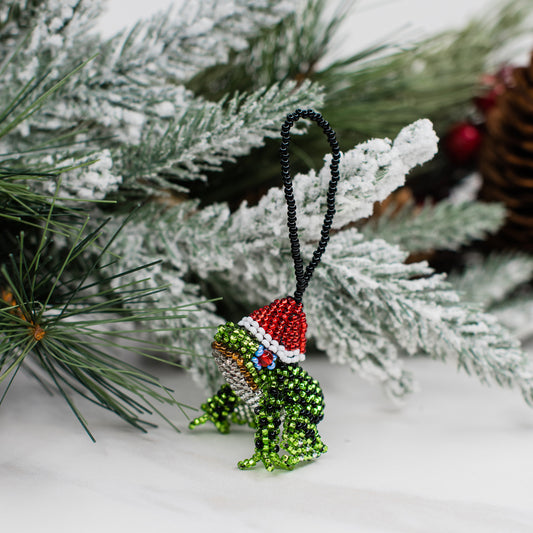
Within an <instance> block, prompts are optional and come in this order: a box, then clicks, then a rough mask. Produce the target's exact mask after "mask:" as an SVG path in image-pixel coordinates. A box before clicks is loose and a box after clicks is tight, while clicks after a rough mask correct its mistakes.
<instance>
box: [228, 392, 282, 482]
mask: <svg viewBox="0 0 533 533" xmlns="http://www.w3.org/2000/svg"><path fill="white" fill-rule="evenodd" d="M282 409H283V405H282V402H281V401H280V400H279V391H278V389H275V388H274V389H270V390H269V391H268V394H263V395H262V396H261V399H260V401H259V406H258V407H256V408H255V411H254V412H255V414H256V431H255V451H254V453H253V455H252V457H250V458H249V459H244V460H243V461H239V463H238V467H239V468H240V469H241V470H245V469H248V468H252V467H254V466H255V465H256V464H257V463H258V462H259V461H261V462H262V463H263V465H264V467H265V468H266V469H267V470H268V471H269V472H272V471H273V470H274V469H275V468H282V469H284V470H291V469H292V466H291V465H289V464H287V463H286V462H285V461H283V459H282V458H281V457H280V456H279V450H280V447H279V442H280V435H279V433H280V425H281V414H282Z"/></svg>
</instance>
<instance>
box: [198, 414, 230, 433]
mask: <svg viewBox="0 0 533 533" xmlns="http://www.w3.org/2000/svg"><path fill="white" fill-rule="evenodd" d="M209 421H211V422H213V424H214V425H215V427H216V428H217V431H218V432H219V433H229V428H230V425H229V422H228V421H227V420H220V419H217V418H215V417H213V416H211V415H210V414H208V413H205V414H203V415H202V416H199V417H198V418H195V419H194V420H191V421H190V422H189V429H194V428H195V427H197V426H201V425H202V424H205V423H206V422H209Z"/></svg>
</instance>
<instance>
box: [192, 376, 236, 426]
mask: <svg viewBox="0 0 533 533" xmlns="http://www.w3.org/2000/svg"><path fill="white" fill-rule="evenodd" d="M240 402H241V401H240V400H239V398H238V396H237V395H236V394H235V393H234V392H233V390H232V388H231V387H230V386H229V385H227V384H224V385H222V387H220V389H219V391H218V392H217V393H216V394H215V395H214V396H212V397H211V398H208V399H207V400H206V402H205V403H204V404H202V410H203V411H204V414H203V415H201V416H199V417H197V418H195V419H194V420H192V421H191V422H190V423H189V429H194V428H195V427H197V426H200V425H202V424H205V423H206V422H208V421H211V422H213V424H214V425H215V427H216V429H217V430H218V431H219V433H229V430H230V415H233V412H234V411H235V409H236V408H237V406H238V405H239V403H240ZM232 418H233V416H232Z"/></svg>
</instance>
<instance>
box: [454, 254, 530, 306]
mask: <svg viewBox="0 0 533 533" xmlns="http://www.w3.org/2000/svg"><path fill="white" fill-rule="evenodd" d="M532 277H533V258H532V257H531V256H529V255H526V254H520V253H501V252H494V253H492V254H490V255H489V256H488V257H487V258H485V259H482V258H480V257H476V258H474V259H472V260H471V261H470V262H469V264H468V265H467V267H466V268H465V270H464V271H463V272H462V273H460V274H459V273H455V274H452V275H451V276H450V282H451V283H452V285H453V286H454V287H455V289H456V290H457V291H458V292H459V293H460V294H461V295H462V298H463V300H465V301H467V302H474V303H478V304H480V305H482V306H483V307H484V308H485V309H491V308H493V307H494V306H497V305H498V304H501V303H503V302H504V301H505V300H506V298H507V297H508V296H510V295H511V294H512V293H513V292H515V291H516V289H517V288H518V287H520V286H521V285H523V284H525V283H527V282H529V281H530V280H531V278H532Z"/></svg>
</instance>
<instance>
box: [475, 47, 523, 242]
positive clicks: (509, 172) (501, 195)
mask: <svg viewBox="0 0 533 533" xmlns="http://www.w3.org/2000/svg"><path fill="white" fill-rule="evenodd" d="M479 171H480V173H481V176H482V178H483V185H482V187H481V191H480V197H481V199H483V200H487V201H497V202H502V203H503V204H505V206H506V207H507V211H508V215H507V220H506V222H505V225H504V226H503V228H502V229H501V231H500V232H499V234H498V235H497V236H496V237H495V239H494V241H493V242H492V244H494V245H495V246H498V247H509V246H512V247H515V248H520V249H522V250H527V251H531V252H533V56H532V60H531V63H530V65H529V66H528V67H521V68H515V69H513V72H512V80H511V83H510V84H509V86H508V87H507V89H506V90H505V91H504V92H503V93H502V94H500V95H499V96H498V98H497V99H496V102H495V105H494V107H493V108H492V109H491V110H490V111H489V112H488V114H487V121H486V134H485V136H484V140H483V145H482V147H481V151H480V154H479Z"/></svg>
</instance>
